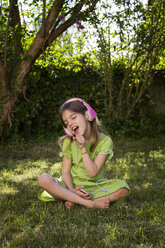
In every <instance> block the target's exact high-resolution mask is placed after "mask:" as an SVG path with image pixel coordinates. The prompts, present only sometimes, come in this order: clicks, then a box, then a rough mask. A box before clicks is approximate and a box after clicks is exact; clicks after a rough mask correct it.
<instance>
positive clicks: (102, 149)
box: [97, 136, 113, 159]
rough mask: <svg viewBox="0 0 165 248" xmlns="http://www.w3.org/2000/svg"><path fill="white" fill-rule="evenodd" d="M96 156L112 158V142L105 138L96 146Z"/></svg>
mask: <svg viewBox="0 0 165 248" xmlns="http://www.w3.org/2000/svg"><path fill="white" fill-rule="evenodd" d="M97 154H107V155H108V159H111V158H112V157H113V142H112V140H111V138H110V137H109V136H106V137H105V138H104V139H103V140H102V141H101V142H100V143H99V145H98V150H97Z"/></svg>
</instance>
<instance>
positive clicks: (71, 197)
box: [38, 173, 110, 209]
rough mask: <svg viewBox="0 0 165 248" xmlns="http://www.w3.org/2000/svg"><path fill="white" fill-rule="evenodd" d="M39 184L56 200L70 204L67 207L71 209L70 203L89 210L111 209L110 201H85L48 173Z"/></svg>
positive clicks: (40, 179)
mask: <svg viewBox="0 0 165 248" xmlns="http://www.w3.org/2000/svg"><path fill="white" fill-rule="evenodd" d="M38 183H39V185H40V186H41V187H42V188H43V189H44V190H46V191H47V192H48V193H49V194H50V195H52V196H53V197H54V198H55V199H58V200H64V201H66V202H69V203H67V204H65V206H68V205H70V206H69V207H71V205H72V204H70V203H77V204H80V205H83V206H85V207H89V208H108V207H109V203H110V200H109V199H106V198H104V199H102V201H94V200H87V199H84V198H82V197H80V196H79V195H77V194H75V193H74V192H72V191H70V190H69V189H66V188H64V187H62V186H61V185H60V184H59V182H58V181H57V180H56V179H54V178H53V177H51V176H50V175H49V174H47V173H44V174H42V175H41V176H40V177H39V179H38ZM68 209H69V208H68Z"/></svg>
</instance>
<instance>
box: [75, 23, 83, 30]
mask: <svg viewBox="0 0 165 248" xmlns="http://www.w3.org/2000/svg"><path fill="white" fill-rule="evenodd" d="M77 28H78V30H79V29H84V28H85V27H84V26H83V25H81V24H80V25H77Z"/></svg>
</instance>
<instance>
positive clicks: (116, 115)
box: [0, 0, 165, 248]
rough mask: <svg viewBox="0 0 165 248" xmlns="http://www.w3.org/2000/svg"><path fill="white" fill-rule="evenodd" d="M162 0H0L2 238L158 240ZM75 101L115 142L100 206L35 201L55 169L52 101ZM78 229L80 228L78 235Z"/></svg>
mask: <svg viewBox="0 0 165 248" xmlns="http://www.w3.org/2000/svg"><path fill="white" fill-rule="evenodd" d="M164 12H165V1H164V0H163V1H157V0H148V1H142V0H136V1H134V0H114V1H106V0H103V1H98V0H97V1H96V0H95V1H92V2H91V1H85V0H84V1H83V0H81V1H63V0H55V1H45V0H43V1H30V2H27V1H17V0H12V1H9V2H8V1H6V0H3V1H1V7H0V25H1V30H0V35H1V40H0V139H1V141H0V142H1V143H0V173H1V174H0V185H1V187H0V191H1V195H0V214H1V227H0V244H1V246H2V247H76V248H78V247H147V248H149V247H150V248H152V247H156V248H162V247H164V244H165V240H164V236H165V235H164V232H165V226H164V213H165V211H164V186H165V185H164V165H165V146H164V142H165V100H164V99H165V60H164V57H165V56H164V55H165V50H164V47H165V25H164V24H165V13H164ZM71 97H81V98H83V99H85V100H86V101H87V102H88V103H89V104H90V105H91V106H92V107H93V108H94V109H95V110H96V112H97V114H98V117H99V119H100V120H101V122H102V125H103V127H104V128H105V129H106V130H107V131H108V132H109V134H110V135H111V137H112V139H113V141H114V154H115V155H114V158H113V159H112V160H111V161H110V162H108V163H107V173H106V176H107V177H108V178H121V179H122V178H123V179H125V180H127V181H128V183H129V185H130V187H131V194H130V195H129V196H128V197H127V199H125V200H124V201H122V202H120V203H117V204H115V205H113V206H111V207H110V209H109V210H108V211H101V210H89V209H85V208H83V207H80V206H76V207H75V208H74V209H73V210H71V211H70V212H68V211H66V210H65V209H64V206H63V203H56V204H54V203H49V204H46V203H42V202H39V201H38V199H37V192H38V190H39V188H38V185H37V178H38V177H39V175H40V174H41V173H43V172H48V173H51V174H53V175H54V176H56V177H58V176H59V175H60V173H61V170H62V168H61V160H60V158H59V152H60V150H59V147H58V145H57V140H58V137H59V136H61V135H63V130H62V128H61V123H60V120H59V117H58V109H59V106H60V105H61V104H62V103H63V102H64V101H65V100H67V99H68V98H71ZM80 233H81V235H80Z"/></svg>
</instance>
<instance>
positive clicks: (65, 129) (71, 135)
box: [63, 127, 73, 137]
mask: <svg viewBox="0 0 165 248" xmlns="http://www.w3.org/2000/svg"><path fill="white" fill-rule="evenodd" d="M63 128H64V131H65V133H66V135H68V136H69V137H73V134H72V133H70V132H69V131H68V129H67V128H65V127H63Z"/></svg>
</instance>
